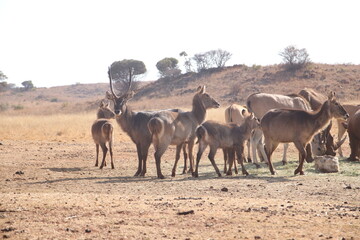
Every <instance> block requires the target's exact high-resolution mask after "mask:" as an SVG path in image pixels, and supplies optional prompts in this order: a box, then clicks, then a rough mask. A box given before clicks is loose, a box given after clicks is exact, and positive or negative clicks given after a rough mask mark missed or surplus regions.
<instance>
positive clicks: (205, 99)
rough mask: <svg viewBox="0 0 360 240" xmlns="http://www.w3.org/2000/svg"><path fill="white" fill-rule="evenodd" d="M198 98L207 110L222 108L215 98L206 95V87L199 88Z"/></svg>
mask: <svg viewBox="0 0 360 240" xmlns="http://www.w3.org/2000/svg"><path fill="white" fill-rule="evenodd" d="M197 96H198V97H199V99H200V101H201V102H202V104H203V105H204V107H205V109H209V108H219V107H220V104H219V103H218V102H217V101H216V100H215V99H214V98H212V97H211V96H210V95H209V94H208V93H206V87H205V86H199V87H198V88H197Z"/></svg>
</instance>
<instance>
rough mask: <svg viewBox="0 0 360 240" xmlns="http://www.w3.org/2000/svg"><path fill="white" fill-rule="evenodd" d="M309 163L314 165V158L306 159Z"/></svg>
mask: <svg viewBox="0 0 360 240" xmlns="http://www.w3.org/2000/svg"><path fill="white" fill-rule="evenodd" d="M305 160H306V162H307V163H312V162H313V161H314V158H308V159H305Z"/></svg>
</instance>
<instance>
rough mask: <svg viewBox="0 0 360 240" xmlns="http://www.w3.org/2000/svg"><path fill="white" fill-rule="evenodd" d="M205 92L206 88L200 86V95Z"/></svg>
mask: <svg viewBox="0 0 360 240" xmlns="http://www.w3.org/2000/svg"><path fill="white" fill-rule="evenodd" d="M205 92H206V86H205V85H204V86H202V88H201V90H200V93H201V94H204V93H205Z"/></svg>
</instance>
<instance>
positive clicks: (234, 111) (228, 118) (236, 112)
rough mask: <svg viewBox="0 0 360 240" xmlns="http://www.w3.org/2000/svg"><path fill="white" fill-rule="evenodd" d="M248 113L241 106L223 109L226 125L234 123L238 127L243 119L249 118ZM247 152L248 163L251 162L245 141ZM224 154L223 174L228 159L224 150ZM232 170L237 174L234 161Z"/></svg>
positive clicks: (248, 144) (225, 170)
mask: <svg viewBox="0 0 360 240" xmlns="http://www.w3.org/2000/svg"><path fill="white" fill-rule="evenodd" d="M249 115H250V113H249V111H248V109H247V108H246V106H241V105H237V104H231V105H230V106H229V107H227V108H226V109H225V122H226V123H235V124H238V125H241V124H242V123H243V122H244V120H245V118H246V117H247V116H249ZM247 150H248V151H247V152H248V161H249V162H250V161H251V157H250V139H248V141H247ZM223 153H224V173H226V172H227V162H228V158H229V154H228V152H227V150H226V149H223ZM234 169H235V173H236V174H237V173H238V172H237V167H236V161H234Z"/></svg>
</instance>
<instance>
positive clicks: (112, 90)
mask: <svg viewBox="0 0 360 240" xmlns="http://www.w3.org/2000/svg"><path fill="white" fill-rule="evenodd" d="M108 75H109V80H110V90H111V93H112V95H113V96H114V97H115V98H119V97H118V96H117V95H116V94H115V92H114V89H113V83H112V78H111V66H110V67H109V71H108Z"/></svg>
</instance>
